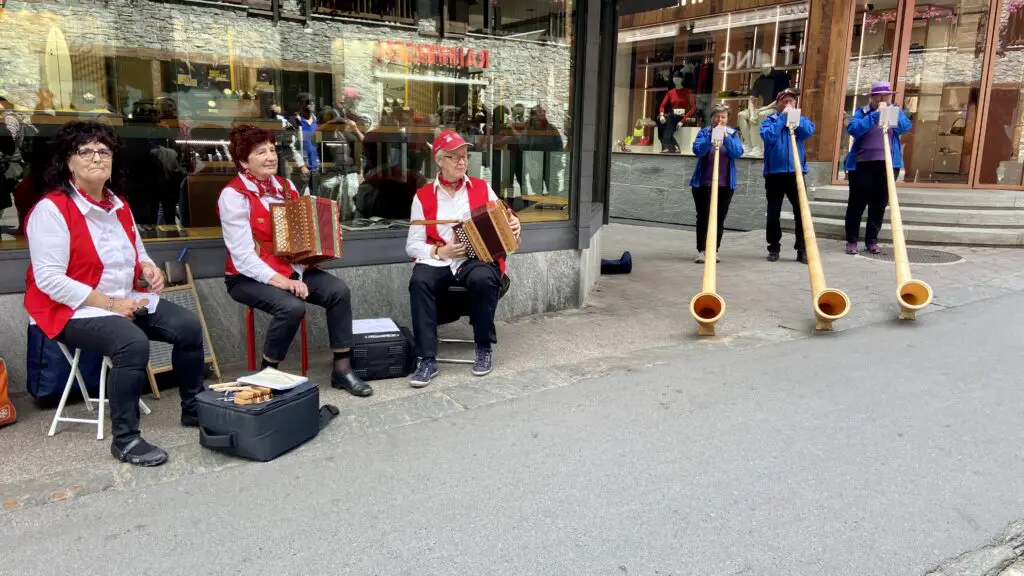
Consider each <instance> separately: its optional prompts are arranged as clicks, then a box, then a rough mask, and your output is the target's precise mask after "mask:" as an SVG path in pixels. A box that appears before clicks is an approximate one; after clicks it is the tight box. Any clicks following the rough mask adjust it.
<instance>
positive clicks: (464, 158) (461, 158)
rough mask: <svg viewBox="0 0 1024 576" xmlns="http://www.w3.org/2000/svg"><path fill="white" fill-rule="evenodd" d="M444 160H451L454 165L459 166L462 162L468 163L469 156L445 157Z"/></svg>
mask: <svg viewBox="0 0 1024 576" xmlns="http://www.w3.org/2000/svg"><path fill="white" fill-rule="evenodd" d="M445 158H447V159H449V160H451V161H452V162H453V163H455V164H461V163H462V162H469V156H445Z"/></svg>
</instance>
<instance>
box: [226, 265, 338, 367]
mask: <svg viewBox="0 0 1024 576" xmlns="http://www.w3.org/2000/svg"><path fill="white" fill-rule="evenodd" d="M292 276H293V277H294V278H297V276H296V275H294V274H293V275H292ZM302 281H303V282H305V283H306V286H307V287H308V288H309V297H308V298H307V299H306V300H305V301H303V300H302V299H301V298H298V297H296V296H295V295H294V294H292V293H291V292H288V291H286V290H281V289H280V288H274V287H273V286H271V285H270V284H264V283H262V282H259V281H257V280H253V279H252V278H249V277H248V276H242V275H241V274H237V275H232V276H228V277H226V278H225V279H224V283H225V284H227V287H228V294H229V295H230V296H231V299H232V300H234V301H235V302H238V303H241V304H244V305H246V306H250V307H252V308H255V309H257V310H260V311H263V312H266V313H267V314H270V315H271V316H272V318H271V320H270V327H269V328H267V340H266V342H264V344H263V357H264V358H266V359H267V360H270V361H272V362H280V361H282V360H284V357H285V356H286V355H287V354H288V347H289V346H290V345H291V343H292V340H294V339H295V333H296V332H298V331H299V325H300V324H301V322H302V318H303V317H304V316H305V315H306V302H309V303H310V304H314V305H316V306H322V307H323V308H324V309H326V311H327V339H328V340H329V341H330V344H331V350H334V351H335V352H341V351H345V350H350V349H351V348H352V292H351V291H350V290H349V288H348V284H345V281H344V280H342V279H341V278H338V277H337V276H334V275H332V274H329V273H327V272H324V271H323V270H320V269H318V268H307V269H306V271H305V272H304V273H303V275H302Z"/></svg>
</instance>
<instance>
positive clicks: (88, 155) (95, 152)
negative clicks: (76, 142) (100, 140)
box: [75, 148, 114, 162]
mask: <svg viewBox="0 0 1024 576" xmlns="http://www.w3.org/2000/svg"><path fill="white" fill-rule="evenodd" d="M75 155H77V156H78V157H79V158H81V159H82V160H92V159H93V158H96V157H97V156H99V158H100V162H108V161H110V159H111V158H113V157H114V153H113V152H111V151H110V150H107V149H106V148H95V149H94V148H80V149H79V150H78V151H76V152H75Z"/></svg>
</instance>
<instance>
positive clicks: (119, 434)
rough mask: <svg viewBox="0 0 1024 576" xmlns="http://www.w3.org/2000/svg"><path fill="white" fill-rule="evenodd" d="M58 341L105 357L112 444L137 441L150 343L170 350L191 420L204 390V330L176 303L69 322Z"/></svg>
mask: <svg viewBox="0 0 1024 576" xmlns="http://www.w3.org/2000/svg"><path fill="white" fill-rule="evenodd" d="M57 340H58V341H60V342H63V343H64V344H66V345H67V346H68V347H70V348H80V349H82V350H84V351H86V352H98V353H100V354H103V355H104V356H109V357H110V360H111V361H112V362H113V364H114V368H113V370H111V371H110V372H108V373H107V392H106V393H107V398H108V399H109V400H110V421H111V430H112V432H113V435H114V443H115V444H117V445H119V446H124V445H125V444H127V443H128V442H130V441H132V440H134V439H135V438H137V437H138V436H139V397H140V396H142V390H143V387H144V386H145V385H146V382H147V377H146V365H147V364H149V341H150V340H156V341H158V342H167V343H168V344H171V345H172V346H174V349H173V351H172V352H171V365H172V366H173V369H174V377H175V379H177V381H178V389H179V390H180V392H181V411H182V413H185V414H194V413H195V411H196V400H195V397H196V394H198V393H199V392H201V391H202V390H203V368H204V364H205V362H204V360H203V329H202V326H201V325H200V324H199V317H197V316H196V315H195V314H193V313H192V312H189V311H188V310H186V309H185V308H182V307H181V306H178V305H177V304H175V303H174V302H168V301H167V300H162V301H161V302H160V303H159V304H158V305H157V307H156V312H154V313H152V314H149V315H146V316H139V317H137V318H135V320H129V319H127V318H125V317H123V316H99V317H97V318H79V319H73V320H70V321H69V322H68V324H67V326H65V327H64V330H63V331H62V332H61V333H60V334H59V335H58V336H57Z"/></svg>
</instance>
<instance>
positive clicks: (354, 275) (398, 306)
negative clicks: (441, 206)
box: [0, 241, 600, 392]
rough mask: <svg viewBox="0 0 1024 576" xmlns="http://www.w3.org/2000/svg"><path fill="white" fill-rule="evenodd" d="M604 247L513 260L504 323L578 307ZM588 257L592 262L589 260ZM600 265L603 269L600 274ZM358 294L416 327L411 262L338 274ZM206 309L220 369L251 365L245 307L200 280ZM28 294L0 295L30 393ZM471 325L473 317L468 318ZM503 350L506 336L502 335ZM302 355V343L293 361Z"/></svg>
mask: <svg viewBox="0 0 1024 576" xmlns="http://www.w3.org/2000/svg"><path fill="white" fill-rule="evenodd" d="M599 246H600V244H599V243H598V242H597V241H592V242H591V248H590V249H589V250H561V251H555V252H532V253H526V254H517V255H515V256H513V257H512V258H510V259H509V267H508V275H509V277H510V278H511V279H512V286H511V288H510V289H509V291H508V292H507V293H506V294H505V296H504V298H502V299H501V301H500V302H499V304H498V314H497V319H498V320H510V319H513V318H518V317H522V316H529V315H531V314H541V313H544V312H552V311H557V310H565V309H571V308H578V307H579V306H580V305H582V300H583V298H585V296H586V294H587V293H588V291H589V289H590V287H591V286H592V285H593V282H595V281H596V273H595V271H594V263H593V262H590V260H593V259H594V257H595V255H596V254H597V253H598V252H599V250H600V248H599ZM585 259H586V260H585ZM599 264H600V262H599V261H598V263H597V266H598V269H599ZM332 273H333V274H335V275H337V276H339V277H341V278H343V279H344V280H345V282H347V283H348V285H349V286H350V287H351V289H352V308H353V310H352V312H353V315H354V317H355V318H357V319H358V318H380V317H389V318H392V319H393V320H394V321H395V322H397V323H398V324H399V325H402V326H411V323H410V313H409V276H410V275H411V274H412V264H411V263H407V264H390V265H386V266H364V267H355V268H342V269H336V270H332ZM197 290H198V292H199V299H200V304H201V305H202V308H203V315H204V317H205V318H206V323H207V328H208V330H209V333H210V339H211V341H212V342H213V349H214V353H215V354H216V355H217V360H218V362H219V363H221V364H226V363H231V362H244V361H245V340H244V335H245V325H244V320H243V318H244V308H243V307H242V306H241V305H239V304H238V303H236V302H235V301H233V300H231V298H230V297H228V294H227V291H226V290H225V288H224V280H223V279H220V278H211V279H207V280H198V281H197ZM22 299H23V295H22V294H7V295H2V296H0V351H2V352H3V359H4V360H5V361H6V362H7V367H8V370H9V373H10V383H11V390H12V391H14V392H20V391H23V390H25V343H26V337H25V331H26V328H27V326H28V316H27V315H26V314H25V309H24V306H23V305H22ZM268 321H269V316H268V315H266V314H263V313H257V314H256V333H257V337H256V341H257V345H258V346H262V343H263V338H264V336H265V334H266V328H267V324H268ZM462 322H463V323H468V319H465V320H463V321H462ZM308 324H309V327H308V330H309V346H310V348H311V349H319V350H324V349H327V348H328V343H327V326H326V318H325V316H324V312H323V309H322V308H316V307H313V306H310V307H309V314H308ZM498 338H499V344H498V345H499V346H500V345H501V344H500V339H501V332H500V330H499V333H498ZM298 353H299V343H298V338H296V340H295V343H294V344H293V345H292V349H291V351H290V352H289V358H296V357H297V355H298Z"/></svg>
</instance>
